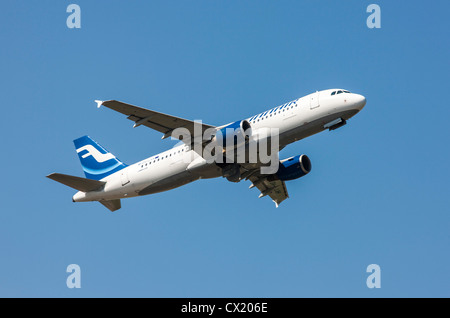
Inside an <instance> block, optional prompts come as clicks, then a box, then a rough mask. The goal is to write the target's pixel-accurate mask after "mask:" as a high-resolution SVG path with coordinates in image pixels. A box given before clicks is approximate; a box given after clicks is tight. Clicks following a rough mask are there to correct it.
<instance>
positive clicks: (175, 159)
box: [73, 89, 366, 202]
mask: <svg viewBox="0 0 450 318" xmlns="http://www.w3.org/2000/svg"><path fill="white" fill-rule="evenodd" d="M338 91H341V92H342V91H343V92H344V93H339V94H334V95H331V94H332V92H338ZM365 103H366V100H365V98H364V97H363V96H362V95H358V94H353V93H348V92H347V91H345V90H339V89H329V90H324V91H320V92H316V93H313V94H309V95H307V96H304V97H301V98H299V99H296V100H294V101H292V102H289V103H286V104H284V105H281V106H278V107H275V108H273V109H270V110H268V111H266V112H263V113H261V114H258V115H255V116H252V117H249V118H247V119H246V120H247V121H248V122H249V123H250V124H251V127H252V130H253V131H257V130H258V129H260V128H277V129H279V140H280V148H282V147H284V146H286V145H287V144H290V143H292V142H294V141H297V140H300V139H303V138H305V137H308V136H311V135H313V134H316V133H318V132H321V131H323V130H325V129H327V127H326V124H328V123H331V122H333V121H334V120H337V119H339V118H341V119H344V120H347V119H349V118H351V117H353V116H354V115H355V114H356V113H358V112H359V111H360V110H361V109H362V108H363V107H364V105H365ZM220 176H222V169H221V168H220V167H219V166H217V165H216V164H215V163H210V164H207V163H205V162H204V160H203V158H202V157H201V156H200V155H199V154H197V153H196V152H194V151H193V150H191V149H190V147H189V146H187V145H184V144H183V145H179V146H176V147H174V148H172V149H170V150H167V151H165V152H162V153H159V154H157V155H154V156H152V157H149V158H147V159H145V160H142V161H139V162H137V163H135V164H133V165H130V166H128V167H126V168H124V169H122V170H120V171H118V172H116V173H114V174H112V175H109V176H108V177H106V178H104V179H102V181H105V182H106V184H105V186H104V187H103V188H102V189H101V190H99V191H91V192H87V193H85V192H81V191H80V192H78V193H76V194H75V195H74V197H73V201H75V202H82V201H98V200H113V199H121V198H128V197H134V196H138V195H146V194H152V193H158V192H162V191H166V190H170V189H173V188H177V187H179V186H182V185H184V184H187V183H189V182H192V181H195V180H198V179H204V178H214V177H220Z"/></svg>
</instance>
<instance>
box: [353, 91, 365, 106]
mask: <svg viewBox="0 0 450 318" xmlns="http://www.w3.org/2000/svg"><path fill="white" fill-rule="evenodd" d="M354 95H355V97H354V100H355V101H354V103H355V107H356V108H357V109H358V110H361V109H363V108H364V106H366V98H365V97H364V96H362V95H359V94H354Z"/></svg>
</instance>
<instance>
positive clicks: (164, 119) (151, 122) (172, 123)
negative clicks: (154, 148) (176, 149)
mask: <svg viewBox="0 0 450 318" xmlns="http://www.w3.org/2000/svg"><path fill="white" fill-rule="evenodd" d="M95 102H96V103H97V106H98V107H100V106H102V105H103V106H105V107H108V108H110V109H112V110H115V111H117V112H119V113H122V114H124V115H127V116H128V117H127V118H128V119H130V120H132V121H134V125H133V127H138V126H140V125H144V126H147V127H148V128H151V129H154V130H157V131H159V132H161V133H163V134H164V135H163V137H162V139H165V138H167V137H170V136H171V135H172V132H173V131H174V130H175V129H176V128H186V129H187V130H188V131H189V132H190V134H191V136H192V137H191V138H193V137H194V136H195V135H194V127H195V128H196V129H197V130H198V131H199V132H201V134H202V135H201V136H203V133H204V132H205V130H206V129H208V128H216V127H215V126H211V125H207V124H203V123H198V122H194V121H192V120H187V119H183V118H179V117H175V116H171V115H167V114H163V113H159V112H156V111H154V110H149V109H146V108H142V107H138V106H134V105H130V104H126V103H122V102H119V101H116V100H108V101H99V100H96V101H95ZM199 129H201V130H199ZM201 136H200V137H201ZM174 137H177V136H174Z"/></svg>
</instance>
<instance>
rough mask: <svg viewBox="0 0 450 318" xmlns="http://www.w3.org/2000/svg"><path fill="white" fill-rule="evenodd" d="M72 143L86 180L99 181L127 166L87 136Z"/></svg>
mask: <svg viewBox="0 0 450 318" xmlns="http://www.w3.org/2000/svg"><path fill="white" fill-rule="evenodd" d="M73 143H74V144H75V148H76V150H77V153H78V157H79V158H80V161H81V166H82V167H83V171H84V174H85V175H86V178H88V179H93V180H101V179H103V178H105V177H107V176H109V175H110V174H113V173H114V172H117V171H119V170H122V169H123V168H125V167H126V166H127V165H126V164H124V163H123V162H122V161H120V160H119V159H117V158H116V156H114V155H113V154H112V153H110V152H108V151H107V150H106V149H105V148H103V147H102V146H100V145H99V144H98V143H96V142H95V141H94V140H93V139H91V137H89V136H83V137H81V138H78V139H75V140H74V141H73Z"/></svg>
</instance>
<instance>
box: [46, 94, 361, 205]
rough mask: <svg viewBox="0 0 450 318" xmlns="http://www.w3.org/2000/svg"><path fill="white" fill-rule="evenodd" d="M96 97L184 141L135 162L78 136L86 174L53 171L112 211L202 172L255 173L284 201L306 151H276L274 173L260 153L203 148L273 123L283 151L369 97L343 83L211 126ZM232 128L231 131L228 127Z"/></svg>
mask: <svg viewBox="0 0 450 318" xmlns="http://www.w3.org/2000/svg"><path fill="white" fill-rule="evenodd" d="M96 103H97V106H98V107H99V108H100V107H101V106H104V107H107V108H110V109H112V110H114V111H117V112H119V113H122V114H123V115H126V116H128V117H127V118H128V119H129V120H132V121H133V122H134V125H133V127H138V126H146V127H148V128H151V129H154V130H157V131H159V132H161V133H163V136H162V139H165V138H168V137H171V136H172V137H173V138H174V139H179V140H180V143H179V144H178V145H176V146H175V147H173V148H172V149H170V150H167V151H164V152H162V153H159V154H156V155H154V156H151V157H149V158H147V159H144V160H141V161H139V162H137V163H135V164H132V165H127V164H125V163H123V162H122V161H120V160H119V159H118V158H117V157H116V156H114V155H113V154H112V153H110V152H108V151H107V150H106V149H105V148H103V147H102V146H100V145H99V144H98V143H97V142H95V141H94V140H93V139H91V138H90V137H89V136H83V137H81V138H78V139H75V140H74V144H75V148H76V151H77V153H78V156H79V159H80V161H81V165H82V167H83V170H84V173H85V176H86V178H81V177H76V176H71V175H66V174H61V173H52V174H50V175H48V176H47V177H48V178H50V179H52V180H54V181H57V182H60V183H62V184H64V185H66V186H69V187H71V188H74V189H76V190H78V192H77V193H76V194H75V195H74V196H73V197H72V201H73V202H88V201H98V202H100V203H101V204H103V205H104V206H105V207H106V208H108V209H109V210H110V211H112V212H113V211H116V210H118V209H120V208H121V201H120V200H121V199H124V198H130V197H136V196H142V195H147V194H154V193H159V192H163V191H167V190H171V189H174V188H177V187H180V186H182V185H185V184H188V183H190V182H193V181H196V180H199V179H209V178H217V177H224V178H226V179H227V180H228V181H231V182H240V181H241V180H250V182H251V185H250V188H254V187H256V188H257V189H258V190H259V191H260V192H261V193H260V194H259V197H260V198H261V197H265V196H269V197H270V198H271V199H272V200H273V202H274V203H275V205H276V207H278V206H279V204H280V203H281V202H282V201H284V200H285V199H287V198H288V197H289V195H288V192H287V188H286V183H285V182H286V181H290V180H294V179H298V178H300V177H303V176H305V175H307V174H308V173H309V172H310V171H311V167H312V165H311V161H310V159H309V158H308V156H306V155H304V154H302V155H296V156H293V157H290V158H286V159H284V160H279V158H278V157H277V156H276V157H275V158H277V159H276V162H275V165H276V168H277V169H276V170H275V172H274V173H270V174H265V173H262V170H261V167H262V166H267V164H266V165H264V164H263V163H262V161H261V160H256V161H254V162H250V161H249V160H247V161H246V160H241V162H233V160H225V162H224V161H223V160H222V162H220V160H218V161H211V160H206V159H205V155H204V153H202V150H204V149H205V147H207V146H208V145H211V144H212V143H215V144H216V145H217V144H219V143H220V144H221V143H223V141H220V138H219V137H220V136H219V133H223V132H224V136H222V138H229V139H230V138H232V139H233V141H232V142H231V143H228V141H227V147H228V146H229V145H231V148H233V147H234V149H235V148H236V147H237V145H236V140H237V138H236V136H237V135H239V136H241V135H242V136H244V138H241V139H240V140H242V141H243V142H242V143H241V144H243V145H244V149H246V150H245V151H247V150H248V148H249V146H248V145H249V144H250V141H251V140H252V141H254V142H256V143H258V142H262V141H261V140H262V139H263V138H262V137H261V136H263V135H264V134H262V133H261V131H267V129H269V128H270V129H277V131H278V135H277V137H278V147H277V149H275V152H276V154H277V155H278V152H279V151H280V150H281V149H283V148H284V147H285V146H287V145H288V144H290V143H293V142H295V141H298V140H301V139H303V138H306V137H309V136H311V135H314V134H317V133H319V132H322V131H325V130H329V131H332V130H335V129H337V128H340V127H342V126H344V125H345V124H346V123H347V120H349V119H350V118H351V117H353V116H354V115H356V114H357V113H358V112H359V111H360V110H362V109H363V108H364V106H365V105H366V98H365V97H364V96H362V95H360V94H355V93H350V92H349V91H348V90H345V89H327V90H322V91H316V92H314V93H312V94H309V95H306V96H304V97H301V98H298V99H295V100H293V101H290V102H288V103H285V104H283V105H280V106H277V107H275V108H272V109H269V110H267V111H264V112H262V113H259V114H257V115H254V116H252V117H248V118H246V119H243V120H239V121H236V122H233V123H230V124H226V125H223V126H212V125H207V124H204V123H199V122H196V121H192V120H187V119H183V118H179V117H175V116H171V115H167V114H163V113H160V112H156V111H153V110H149V109H145V108H141V107H138V106H134V105H130V104H126V103H123V102H119V101H116V100H109V101H96ZM177 129H184V130H185V131H187V132H188V133H190V134H191V135H194V134H195V133H198V129H200V131H201V132H202V133H205V132H206V131H210V132H211V131H212V133H210V135H211V136H210V137H208V138H200V139H195V138H194V139H192V138H185V137H186V136H184V137H183V136H178V137H176V136H173V135H174V132H175V131H176V130H177ZM196 129H197V131H196ZM225 129H227V130H225ZM230 129H231V131H232V132H233V134H228V133H227V131H229V130H230ZM215 134H217V136H216V135H215ZM230 136H231V137H230ZM188 137H189V136H188ZM258 138H260V139H258ZM267 139H268V140H270V139H271V138H267ZM223 144H224V145H225V143H223ZM227 147H225V148H224V149H222V153H217V154H214V155H216V156H217V157H220V156H222V157H223V156H227V153H228V152H227V151H228V150H227V149H231V148H227ZM199 149H200V150H199ZM219 149H220V148H219ZM230 153H232V152H230ZM233 158H234V159H235V157H233ZM228 159H229V158H228Z"/></svg>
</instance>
